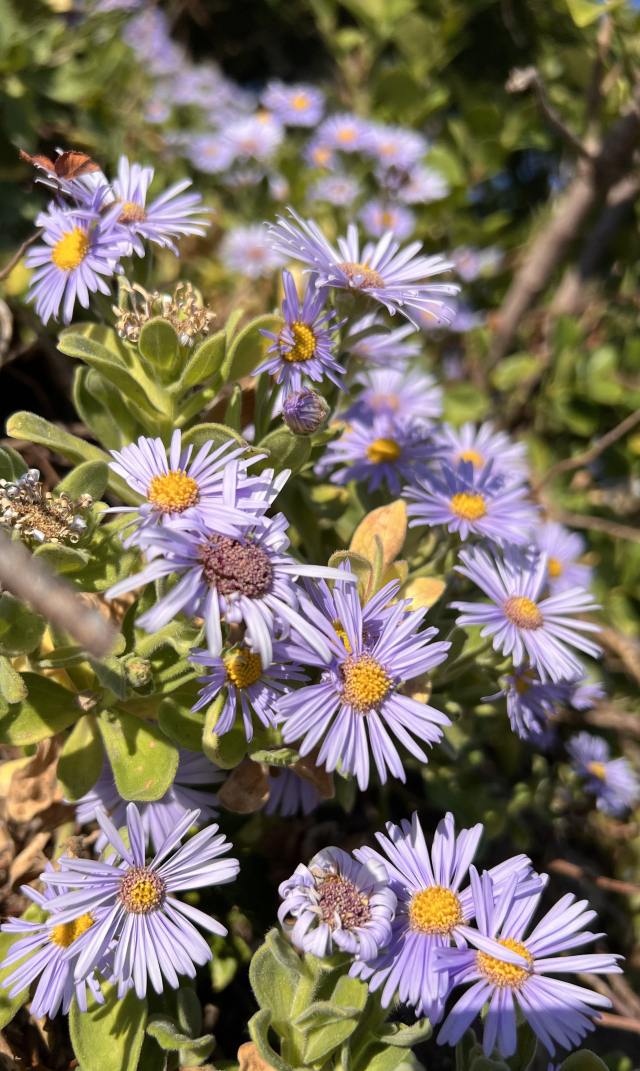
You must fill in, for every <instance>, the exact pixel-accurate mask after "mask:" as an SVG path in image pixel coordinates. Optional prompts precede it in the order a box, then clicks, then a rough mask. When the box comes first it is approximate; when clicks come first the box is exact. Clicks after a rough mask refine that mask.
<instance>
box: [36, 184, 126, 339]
mask: <svg viewBox="0 0 640 1071" xmlns="http://www.w3.org/2000/svg"><path fill="white" fill-rule="evenodd" d="M103 190H105V187H100V188H99V190H98V192H97V196H96V198H95V199H94V202H93V204H94V207H95V208H96V211H95V213H92V212H90V211H89V210H86V211H85V210H84V209H77V210H73V211H69V210H63V209H61V208H59V207H58V206H57V205H55V204H53V203H52V204H50V205H49V208H48V210H47V211H46V212H41V213H40V214H39V216H38V217H37V219H36V227H43V228H44V234H43V236H42V240H43V243H44V244H38V245H35V246H32V248H31V249H30V250H29V252H28V253H27V257H26V260H25V266H26V267H27V268H35V269H36V270H35V272H34V273H33V276H32V278H31V289H30V291H29V296H28V300H29V301H35V304H36V312H37V314H38V316H39V317H40V319H41V320H42V322H43V323H45V324H46V323H48V322H49V320H50V319H51V317H52V316H53V318H54V320H57V319H58V315H59V313H60V306H62V319H63V321H64V322H65V323H69V322H70V320H71V317H72V316H73V309H74V306H75V303H76V299H77V300H78V301H79V302H80V304H81V305H82V307H83V309H86V308H88V307H89V294H90V293H91V294H95V293H96V292H97V291H99V292H100V293H101V294H106V295H107V296H109V295H110V294H111V288H110V286H109V284H108V283H107V282H105V277H107V278H108V277H109V276H112V275H113V274H114V272H116V271H117V270H118V268H119V263H120V258H121V256H122V255H123V248H124V244H125V243H124V242H123V239H125V240H126V236H125V234H124V232H123V230H122V228H121V227H120V226H119V224H118V222H117V216H118V213H117V210H114V209H111V210H109V211H108V212H107V213H106V215H104V216H102V217H100V216H99V215H98V208H99V205H100V204H102V202H103V200H104V192H102V191H103Z"/></svg>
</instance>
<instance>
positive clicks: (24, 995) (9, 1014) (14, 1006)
mask: <svg viewBox="0 0 640 1071" xmlns="http://www.w3.org/2000/svg"><path fill="white" fill-rule="evenodd" d="M20 917H21V918H23V919H27V920H28V921H29V922H35V923H38V922H43V921H44V919H45V918H46V917H47V915H46V912H45V911H42V910H41V908H40V907H38V905H37V904H29V907H28V908H27V910H26V911H25V913H24V914H23V915H21V916H20ZM23 936H24V934H21V933H0V963H3V962H4V960H5V959H6V957H7V956H8V954H9V949H10V948H11V946H12V945H13V944H15V942H16V941H18V940H19V939H20V938H21V937H23ZM26 959H27V956H25V957H24V959H21V960H18V962H17V963H12V964H11V965H10V966H8V967H3V968H2V969H1V970H0V1030H4V1028H5V1026H6V1025H7V1023H10V1022H11V1020H12V1019H13V1017H14V1015H15V1014H16V1012H18V1011H19V1010H20V1008H21V1007H22V1005H23V1004H25V1003H26V1002H27V1001H28V999H29V986H27V987H26V989H23V990H21V992H19V993H16V995H15V997H10V996H9V993H10V992H11V990H10V989H3V988H2V983H3V982H4V980H5V978H8V977H9V975H10V974H11V973H12V972H13V971H15V970H16V968H17V967H18V966H19V964H21V963H24V961H25V960H26Z"/></svg>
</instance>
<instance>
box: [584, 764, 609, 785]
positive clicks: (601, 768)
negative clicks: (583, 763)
mask: <svg viewBox="0 0 640 1071" xmlns="http://www.w3.org/2000/svg"><path fill="white" fill-rule="evenodd" d="M587 770H588V771H589V773H590V774H593V776H594V777H597V778H599V780H600V781H606V779H607V768H606V766H605V764H604V762H589V763H588V764H587Z"/></svg>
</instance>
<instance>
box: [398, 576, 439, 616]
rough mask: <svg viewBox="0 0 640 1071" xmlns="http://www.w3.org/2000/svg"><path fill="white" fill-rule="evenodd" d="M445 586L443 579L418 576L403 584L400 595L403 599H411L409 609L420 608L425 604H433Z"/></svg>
mask: <svg viewBox="0 0 640 1071" xmlns="http://www.w3.org/2000/svg"><path fill="white" fill-rule="evenodd" d="M446 586H447V585H446V584H445V582H444V580H438V579H437V578H436V577H435V576H419V577H418V578H417V579H416V580H410V581H409V583H408V584H406V585H405V587H404V588H403V589H402V591H401V593H400V596H401V598H403V599H411V606H409V607H408V609H409V610H422V609H423V608H424V607H425V606H426V607H427V608H429V607H430V606H433V605H434V603H436V602H437V601H438V599H439V598H440V596H441V595H442V592H443V591H444V589H445V588H446Z"/></svg>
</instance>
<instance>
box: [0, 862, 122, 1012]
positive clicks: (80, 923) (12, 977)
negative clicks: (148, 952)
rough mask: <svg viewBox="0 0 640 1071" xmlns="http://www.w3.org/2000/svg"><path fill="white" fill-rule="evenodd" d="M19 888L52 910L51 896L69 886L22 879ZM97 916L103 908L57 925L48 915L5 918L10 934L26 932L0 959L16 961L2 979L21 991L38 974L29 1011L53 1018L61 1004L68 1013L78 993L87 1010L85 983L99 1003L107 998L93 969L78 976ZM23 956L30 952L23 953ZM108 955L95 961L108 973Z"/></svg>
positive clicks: (49, 866)
mask: <svg viewBox="0 0 640 1071" xmlns="http://www.w3.org/2000/svg"><path fill="white" fill-rule="evenodd" d="M64 861H65V857H64V856H63V857H62V859H61V860H60V862H61V863H64ZM53 872H54V871H53V864H52V863H47V865H46V868H45V873H53ZM20 891H21V893H22V894H23V895H24V896H28V897H29V899H30V900H33V902H34V903H35V904H37V905H38V907H40V908H41V909H42V910H43V911H47V912H50V911H51V910H52V901H55V900H57V899H58V898H59V897H60V896H61V895H62V894H63V893H65V892H68V889H67V888H65V886H61V887H60V889H50V888H48V887H46V886H45V890H44V893H41V892H38V891H37V890H36V889H33V888H32V887H31V886H30V885H23V886H22V887H21V889H20ZM80 910H82V905H80ZM99 917H100V909H98V910H97V912H95V913H84V914H81V915H78V914H76V918H74V919H70V920H69V921H68V922H63V923H61V924H59V925H54V926H51V925H50V924H49V923H48V922H46V921H45V922H30V921H29V920H28V919H16V918H10V919H8V921H7V922H5V923H3V925H2V927H0V929H2V932H3V933H8V934H11V935H12V936H16V935H18V934H23V935H24V936H22V937H20V938H19V940H17V941H14V943H13V944H12V945H11V947H10V949H9V951H8V952H7V955H6V957H5V959H4V960H3V961H2V963H1V964H0V970H3V971H4V970H6V968H7V967H11V966H12V965H13V964H16V969H15V970H14V971H11V973H10V974H9V975H7V977H6V978H5V979H4V981H3V983H2V988H3V989H8V990H9V997H10V998H11V997H15V996H17V994H18V993H21V992H22V990H23V989H27V988H28V987H29V986H31V984H32V983H33V982H35V980H36V978H38V976H40V978H39V981H38V985H37V987H36V991H35V993H34V995H33V997H32V999H31V1014H32V1015H34V1016H35V1017H36V1018H37V1019H41V1018H42V1017H43V1016H45V1015H48V1016H49V1018H50V1019H53V1018H55V1016H56V1015H57V1013H58V1011H59V1009H60V1007H62V1011H63V1013H64V1014H65V1015H66V1014H67V1012H68V1011H69V1008H70V1007H71V1002H72V1000H73V998H74V996H75V998H76V1001H77V1003H78V1007H79V1008H80V1011H86V1010H87V987H89V989H90V991H91V994H92V996H93V997H94V999H95V1000H96V1001H97V1002H98V1004H104V997H103V995H102V991H101V989H100V984H99V982H98V979H97V978H96V976H95V972H94V970H92V971H90V973H89V974H88V975H87V976H86V978H83V979H82V980H81V981H78V982H75V981H74V970H75V966H76V963H77V962H78V957H79V955H80V952H81V951H82V949H83V948H84V947H85V945H86V944H87V941H88V940H89V931H90V930H91V929H92V927H93V926H95V924H96V921H97V919H98V918H99ZM69 949H70V950H71V951H69ZM25 957H28V958H26V959H25ZM107 959H108V953H107V954H105V955H103V956H102V957H101V958H100V959H99V960H98V961H97V962H96V964H95V970H99V971H100V973H101V974H103V975H107V974H108V973H109V972H108V967H107V962H106V961H107ZM21 960H24V963H21V962H20V961H21Z"/></svg>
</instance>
